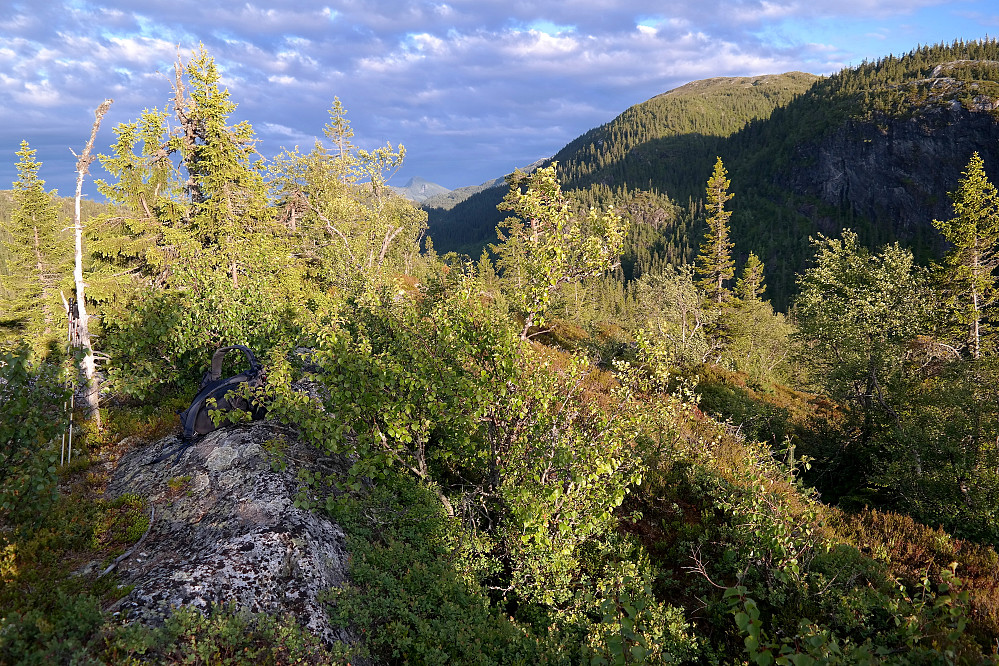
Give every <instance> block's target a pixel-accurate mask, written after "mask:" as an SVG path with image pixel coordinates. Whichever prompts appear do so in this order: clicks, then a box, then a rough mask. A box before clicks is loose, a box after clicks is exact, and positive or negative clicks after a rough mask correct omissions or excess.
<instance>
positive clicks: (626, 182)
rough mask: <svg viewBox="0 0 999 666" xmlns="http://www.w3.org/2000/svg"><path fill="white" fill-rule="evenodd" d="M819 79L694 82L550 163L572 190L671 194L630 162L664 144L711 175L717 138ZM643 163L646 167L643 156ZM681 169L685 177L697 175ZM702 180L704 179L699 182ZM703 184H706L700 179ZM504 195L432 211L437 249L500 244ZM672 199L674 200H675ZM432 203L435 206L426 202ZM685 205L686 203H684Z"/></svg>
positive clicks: (663, 164) (661, 165)
mask: <svg viewBox="0 0 999 666" xmlns="http://www.w3.org/2000/svg"><path fill="white" fill-rule="evenodd" d="M817 78H818V77H816V76H814V75H811V74H804V73H801V72H791V73H788V74H781V75H770V76H757V77H735V78H714V79H707V80H704V81H697V82H694V83H690V84H687V85H685V86H681V87H679V88H676V89H675V90H671V91H669V92H668V93H664V94H662V95H659V96H657V97H655V98H653V99H651V100H649V101H647V102H643V103H642V104H637V105H635V106H633V107H631V108H630V109H628V110H627V111H625V112H624V113H622V114H621V115H620V116H618V117H617V118H616V119H614V120H613V121H611V122H609V123H607V124H605V125H602V126H600V127H598V128H596V129H593V130H590V131H589V132H587V133H586V134H584V135H583V136H581V137H579V138H578V139H576V140H575V141H573V142H571V143H570V144H568V145H567V146H566V147H565V148H563V149H562V150H561V151H559V152H558V153H557V154H556V155H555V157H554V158H553V159H554V160H555V161H558V162H559V166H560V173H561V174H562V177H563V178H564V179H566V180H567V183H566V184H567V187H568V188H575V189H578V188H580V187H584V186H587V185H590V184H593V183H599V184H601V185H604V186H606V187H609V188H611V189H617V190H622V189H623V190H653V191H659V192H663V193H672V191H673V188H672V187H669V188H663V187H661V186H660V185H659V184H658V183H656V184H654V185H653V184H652V183H651V180H650V179H648V178H645V179H644V180H642V181H641V182H639V181H638V180H635V179H634V178H632V177H631V175H632V174H631V173H630V172H629V171H628V169H629V164H630V163H629V162H627V159H626V157H627V156H628V155H630V154H631V153H633V152H635V151H637V150H638V149H640V148H641V147H643V146H647V145H649V144H650V142H655V141H659V140H662V141H664V142H665V144H666V145H669V146H674V147H673V148H672V150H673V151H674V152H675V153H676V154H677V155H682V157H683V159H687V158H689V157H690V156H691V155H700V156H702V160H701V162H698V164H701V163H702V162H703V163H704V164H707V167H706V169H707V171H710V165H711V163H712V162H713V157H711V158H708V157H704V156H707V155H714V154H715V152H716V151H715V149H714V148H713V146H715V145H716V144H717V142H718V141H719V139H721V138H722V137H725V136H728V135H730V134H732V133H733V132H736V131H738V130H739V129H740V128H742V127H743V126H744V125H745V124H746V123H747V122H749V121H750V120H752V119H755V118H765V117H767V116H768V115H769V114H770V113H771V112H772V111H773V110H774V109H775V108H776V107H778V106H780V105H782V104H787V103H788V102H789V101H790V100H791V99H793V98H794V96H795V95H798V94H801V93H802V92H804V91H805V90H807V89H808V87H809V86H811V85H812V83H814V82H815V81H816V80H817ZM638 159H639V161H640V162H644V161H647V160H646V158H642V157H639V158H638ZM687 166H688V165H687V164H684V165H683V167H681V168H680V170H682V171H684V172H685V173H690V174H691V175H693V174H694V173H695V172H696V169H689V170H688V168H687ZM672 168H675V167H674V165H673V163H672V156H669V158H668V159H667V160H662V159H660V157H659V156H657V157H656V165H655V166H654V167H653V169H652V170H653V171H654V172H659V171H660V170H661V169H667V170H668V169H672ZM699 177H700V176H699ZM700 180H701V181H702V182H703V180H704V177H700ZM503 194H504V191H503V190H502V189H499V190H486V191H483V192H479V193H477V194H475V195H474V196H471V197H469V198H468V199H467V200H465V201H463V202H461V203H459V204H458V205H457V206H453V207H452V208H448V209H443V208H436V207H430V206H427V207H426V209H427V212H428V214H429V222H428V223H429V227H430V235H431V237H432V238H433V239H434V243H435V245H436V247H437V248H438V249H441V250H442V251H445V252H446V251H452V250H454V251H461V252H465V253H468V254H471V255H473V256H477V255H478V251H479V250H480V249H481V248H482V247H484V246H485V244H487V243H491V242H493V241H495V236H496V235H495V231H494V228H495V226H496V224H497V223H498V222H499V221H501V220H502V219H503V216H502V215H501V214H499V213H497V212H496V210H495V207H496V205H497V204H498V203H499V202H500V200H501V199H502V197H503ZM674 199H675V197H674ZM427 203H428V204H430V203H432V202H427ZM685 203H686V202H685Z"/></svg>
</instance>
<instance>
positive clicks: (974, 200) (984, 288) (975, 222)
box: [933, 152, 999, 359]
mask: <svg viewBox="0 0 999 666" xmlns="http://www.w3.org/2000/svg"><path fill="white" fill-rule="evenodd" d="M962 176H963V177H962V178H961V179H960V180H959V181H958V187H957V190H956V191H954V192H952V193H951V195H950V196H951V199H952V200H953V208H954V217H953V218H951V219H950V220H946V221H940V220H933V226H935V227H936V228H937V229H939V230H940V233H942V234H943V235H944V238H946V239H947V241H948V242H949V243H950V244H951V246H952V249H951V250H950V251H949V252H948V253H947V255H946V256H945V257H944V266H943V275H942V280H943V286H944V290H945V292H946V294H947V297H948V302H949V303H948V304H949V306H950V308H951V310H952V314H953V320H954V322H955V323H956V324H957V326H958V327H960V328H963V329H964V331H965V332H966V335H967V344H968V348H969V352H970V354H971V357H972V358H976V359H977V358H979V357H980V356H981V354H982V338H983V336H984V334H985V333H986V325H987V322H988V320H989V319H990V318H991V313H990V310H991V307H992V306H993V305H994V304H995V302H996V300H997V298H999V294H997V291H996V276H995V269H996V267H999V193H997V192H996V188H995V186H994V185H992V183H991V182H989V179H988V178H987V177H986V175H985V165H984V163H983V161H982V158H981V157H980V156H979V155H978V153H977V152H976V153H975V154H973V155H972V156H971V160H970V161H969V162H968V167H967V169H966V170H965V171H964V172H963V174H962Z"/></svg>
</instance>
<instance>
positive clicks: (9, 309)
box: [0, 141, 72, 350]
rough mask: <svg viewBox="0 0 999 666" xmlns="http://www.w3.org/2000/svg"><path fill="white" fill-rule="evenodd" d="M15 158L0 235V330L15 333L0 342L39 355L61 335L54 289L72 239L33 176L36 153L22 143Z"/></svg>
mask: <svg viewBox="0 0 999 666" xmlns="http://www.w3.org/2000/svg"><path fill="white" fill-rule="evenodd" d="M16 155H17V156H18V158H19V161H18V163H17V171H18V178H17V180H16V181H14V195H13V199H14V209H13V212H12V215H11V217H10V219H9V220H8V221H7V223H6V224H5V225H4V227H5V228H4V229H3V234H2V236H0V238H2V239H3V241H2V242H3V244H4V250H5V252H4V255H5V257H6V266H5V269H4V270H3V271H0V306H2V307H0V310H2V311H3V312H4V316H3V320H4V321H2V322H0V326H4V327H6V328H11V329H13V330H14V331H15V334H14V335H13V336H4V337H16V338H19V339H22V340H26V341H28V342H30V343H31V344H32V346H34V347H35V349H36V350H39V349H41V348H42V347H44V346H46V345H47V344H48V343H49V342H51V341H52V340H53V338H54V337H56V335H55V333H56V332H57V331H62V332H64V331H65V327H64V325H63V324H64V322H63V318H64V314H63V312H62V307H61V305H60V288H61V287H63V286H65V285H63V284H62V283H63V282H65V280H66V278H67V277H68V275H69V272H70V266H69V262H70V260H71V258H72V248H71V241H72V239H71V237H70V235H69V234H68V233H67V232H66V231H65V230H63V229H62V227H63V226H65V225H63V224H61V221H60V219H59V210H58V206H57V205H56V203H55V201H54V196H53V194H52V193H48V192H46V191H45V181H44V180H41V179H40V178H39V177H38V173H39V170H40V168H41V162H39V161H38V160H37V159H36V157H35V155H36V151H35V150H33V149H32V148H30V147H29V145H28V142H27V141H22V142H21V149H20V150H19V151H17V153H16Z"/></svg>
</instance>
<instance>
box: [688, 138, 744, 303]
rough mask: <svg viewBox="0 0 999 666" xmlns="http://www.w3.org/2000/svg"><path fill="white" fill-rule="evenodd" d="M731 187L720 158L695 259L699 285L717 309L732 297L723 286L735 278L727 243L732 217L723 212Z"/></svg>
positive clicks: (730, 244)
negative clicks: (699, 250) (704, 226)
mask: <svg viewBox="0 0 999 666" xmlns="http://www.w3.org/2000/svg"><path fill="white" fill-rule="evenodd" d="M730 184H731V183H730V181H729V179H728V173H727V172H726V171H725V165H724V164H722V160H721V158H720V157H719V158H718V161H717V162H715V169H714V172H713V173H712V174H711V178H709V179H708V186H707V198H708V204H707V212H708V220H707V223H708V232H707V234H705V237H704V243H702V244H701V254H700V255H698V257H697V273H698V275H700V277H701V280H700V281H699V282H698V284H699V285H700V287H701V288H702V289H704V292H705V294H706V295H707V298H708V300H710V301H713V302H715V303H717V304H719V305H721V304H722V303H723V302H724V301H725V300H727V299H728V298H729V297H730V296H731V294H730V292H729V290H728V287H726V286H725V283H726V282H728V281H729V280H731V279H732V277H733V276H734V275H735V261H734V260H733V259H732V248H733V247H734V245H733V244H732V242H731V241H730V240H729V227H728V220H729V218H730V217H731V216H732V213H731V211H727V210H725V202H727V201H729V200H730V199H731V198H732V197H733V196H734V195H733V194H730V193H729V191H728V187H729V185H730Z"/></svg>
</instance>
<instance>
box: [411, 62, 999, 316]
mask: <svg viewBox="0 0 999 666" xmlns="http://www.w3.org/2000/svg"><path fill="white" fill-rule="evenodd" d="M997 109H999V47H997V46H996V45H995V42H968V43H964V42H957V43H954V44H951V45H946V46H944V45H937V46H925V47H921V48H918V49H915V50H914V51H912V52H910V53H908V54H906V55H904V56H900V57H896V56H888V57H886V58H883V59H879V60H877V61H874V62H865V63H863V64H861V65H859V66H857V67H852V68H848V69H844V70H843V71H841V72H839V73H837V74H835V75H833V76H830V77H827V78H823V79H818V78H817V77H812V76H810V75H807V74H801V73H789V74H784V75H780V76H764V77H753V78H743V79H708V80H705V81H697V82H694V83H691V84H687V85H686V86H682V87H680V88H677V89H675V90H672V91H670V92H668V93H665V94H664V95H660V96H658V97H655V98H653V99H651V100H649V101H647V102H644V103H642V104H638V105H636V106H634V107H632V108H630V109H628V110H627V111H625V112H624V113H623V114H621V116H619V117H618V118H616V119H615V120H613V121H611V122H610V123H608V124H606V125H603V126H601V127H599V128H596V129H593V130H591V131H589V132H587V133H586V134H584V135H583V136H581V137H579V138H578V139H576V140H575V141H573V142H572V143H570V144H569V145H567V146H566V147H565V148H563V149H562V150H561V151H559V153H558V154H557V155H556V156H555V158H554V159H555V160H556V161H558V162H559V168H560V173H561V174H562V177H563V179H564V181H565V184H566V187H567V189H570V190H576V191H580V192H582V191H589V192H590V193H589V194H585V195H583V194H580V195H579V196H580V198H581V199H582V200H583V201H600V202H601V203H603V204H610V203H613V202H614V201H615V199H616V198H617V197H618V196H619V195H620V193H624V192H630V191H632V190H648V191H652V192H655V193H658V194H661V195H666V196H667V197H669V198H670V199H671V200H672V201H674V202H676V203H677V204H678V205H679V207H680V208H681V209H685V210H690V211H694V215H695V219H694V220H692V221H687V222H685V223H684V227H685V229H687V230H689V231H680V232H679V233H678V232H677V230H676V229H670V228H666V229H664V232H663V233H666V234H669V235H670V236H671V238H669V239H659V240H657V241H655V242H657V243H659V244H660V245H666V244H672V245H674V246H675V247H676V248H678V249H682V248H686V250H685V251H686V252H687V256H686V259H687V260H690V259H692V256H691V255H690V254H689V252H690V248H691V247H692V246H694V245H696V242H697V241H696V239H697V238H699V236H700V235H701V233H703V226H702V225H701V222H702V216H700V215H699V214H698V213H696V209H697V206H696V203H697V202H698V201H699V200H700V199H701V197H702V192H701V189H702V186H703V182H704V181H705V179H706V178H707V176H708V175H709V174H710V171H711V165H712V164H713V163H714V160H715V159H716V157H721V158H722V159H723V160H724V162H725V164H726V166H727V167H728V169H729V172H730V174H731V178H732V191H733V192H734V193H735V195H736V197H735V199H734V201H733V203H732V209H733V211H734V212H733V218H732V237H733V240H734V241H735V242H736V245H737V247H739V248H741V249H740V251H739V252H740V256H739V263H740V265H741V262H742V261H744V259H745V257H746V256H747V253H748V252H750V251H752V252H755V253H756V254H757V255H758V256H759V257H760V258H761V259H762V260H763V261H764V262H765V263H766V265H767V266H768V268H769V272H770V285H771V289H772V291H771V297H772V298H773V299H774V300H775V302H777V303H778V304H780V305H785V304H786V303H787V302H788V299H789V297H790V295H791V294H792V293H793V291H794V275H795V274H796V273H797V272H800V271H801V270H802V269H803V268H804V266H805V263H806V261H807V258H808V256H809V253H810V250H809V243H808V238H809V237H810V236H812V235H814V234H816V233H819V232H822V233H836V232H837V231H838V230H840V229H842V228H844V227H850V228H853V229H855V230H856V231H857V232H858V234H859V235H860V238H861V240H862V242H864V243H866V244H868V245H869V246H870V247H874V246H876V245H879V244H883V243H886V242H889V241H892V240H896V239H898V240H901V241H902V242H903V243H905V244H906V245H908V246H910V247H912V248H913V250H914V252H915V253H916V256H917V257H918V258H920V260H922V261H926V260H928V259H929V258H930V257H934V256H939V254H940V253H941V251H942V250H943V245H942V241H941V238H940V236H939V235H938V234H937V233H936V232H935V231H934V230H933V227H932V225H931V224H930V221H931V220H933V219H935V218H941V217H944V216H946V215H947V213H948V210H949V205H950V202H949V200H948V199H947V197H946V196H941V193H943V192H948V191H950V190H952V189H953V188H954V186H955V185H956V182H957V178H958V175H959V174H960V172H961V169H962V167H963V166H964V165H965V164H966V163H967V161H968V159H969V157H970V156H971V154H972V153H973V152H976V151H977V152H978V153H979V154H980V155H981V156H982V158H983V160H984V162H985V165H986V168H987V169H989V170H993V169H996V168H999V111H997ZM490 194H491V198H490ZM490 194H482V195H479V198H473V199H470V200H469V201H467V202H466V203H465V204H464V205H462V206H458V207H456V208H455V209H453V210H452V211H450V212H449V213H447V214H446V215H445V214H441V213H439V212H436V211H430V235H431V236H432V237H433V239H434V242H435V243H436V247H437V248H438V249H443V250H449V249H455V250H460V251H464V252H468V253H476V250H477V248H479V247H481V246H483V245H484V244H486V243H488V242H492V240H493V235H492V226H494V225H495V222H496V221H498V220H499V219H502V217H501V216H499V215H497V214H493V215H492V216H491V217H487V216H489V209H490V205H494V202H493V199H495V200H496V201H497V202H498V199H497V198H496V197H497V195H496V194H495V193H490ZM487 220H488V221H487ZM687 233H690V234H692V235H693V237H694V241H693V242H691V241H690V240H689V239H685V238H684V235H685V234H687ZM636 251H638V252H641V250H636Z"/></svg>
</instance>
